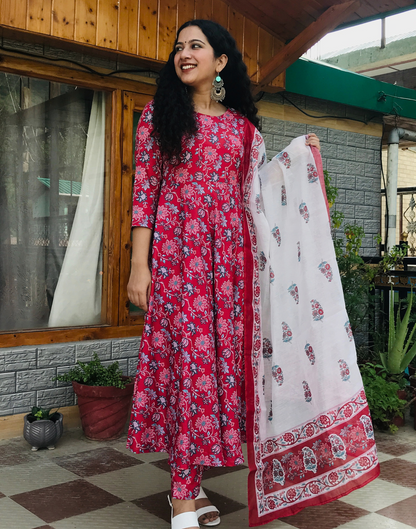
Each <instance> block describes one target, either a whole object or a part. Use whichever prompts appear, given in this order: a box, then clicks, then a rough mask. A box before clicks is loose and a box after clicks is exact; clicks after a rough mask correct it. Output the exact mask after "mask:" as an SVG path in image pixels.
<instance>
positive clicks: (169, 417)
mask: <svg viewBox="0 0 416 529" xmlns="http://www.w3.org/2000/svg"><path fill="white" fill-rule="evenodd" d="M224 89H225V93H224ZM256 114H257V110H256V108H255V105H254V102H253V99H252V96H251V93H250V80H249V78H248V75H247V69H246V67H245V65H244V63H243V61H242V56H241V53H240V52H239V51H238V50H237V47H236V44H235V41H234V39H233V38H232V37H231V35H230V34H229V33H228V32H227V31H226V30H225V29H224V28H222V27H221V26H219V25H218V24H216V23H214V22H211V21H207V20H193V21H190V22H187V23H185V24H184V25H183V26H182V27H181V28H180V29H179V31H178V35H177V39H176V42H175V45H174V49H173V51H172V53H171V54H170V57H169V60H168V62H167V64H166V66H165V67H164V69H163V70H162V71H161V74H160V80H159V84H158V89H157V92H156V94H155V98H154V101H153V102H151V103H150V104H148V105H147V106H146V107H145V109H144V110H143V113H142V117H141V120H140V123H139V127H138V131H137V138H136V141H137V143H136V177H135V188H134V200H133V227H134V230H133V255H132V268H131V276H130V280H129V284H128V295H129V298H130V300H131V301H132V302H133V303H134V304H135V305H137V306H139V307H141V308H142V309H144V310H145V311H147V314H146V319H145V325H144V331H143V337H142V342H141V348H140V358H139V368H138V373H137V378H136V386H135V396H134V403H133V410H132V420H131V424H130V429H129V435H128V447H129V448H130V449H131V450H132V451H134V452H147V451H149V452H155V451H163V452H167V453H168V454H169V463H170V465H171V478H172V483H171V489H172V498H173V499H172V502H173V512H172V527H174V528H175V529H195V528H197V527H199V523H201V524H202V525H208V526H213V525H217V524H218V523H219V521H220V519H219V513H218V511H217V510H216V509H215V507H213V506H211V504H210V502H209V500H208V499H207V498H206V496H205V495H204V493H203V491H202V488H200V484H201V478H202V472H203V470H204V468H207V467H211V466H214V467H216V466H234V465H239V464H242V463H243V454H242V450H241V443H242V441H244V440H245V391H244V373H245V367H244V339H243V338H244V325H245V323H246V321H247V314H248V313H247V307H248V305H249V304H250V299H249V298H248V297H247V296H248V294H247V291H248V290H249V288H247V287H249V286H250V284H251V287H252V278H251V275H250V274H251V271H247V270H246V266H247V268H248V267H249V261H246V258H245V255H246V247H247V244H248V242H247V241H248V232H247V221H246V205H245V204H244V199H243V194H244V193H243V188H244V185H245V179H246V175H247V174H248V172H249V167H250V166H251V165H252V162H253V155H252V143H253V138H255V137H256V138H261V137H260V136H259V135H258V132H256V128H258V125H259V119H258V117H257V115H256ZM259 141H261V139H260V140H259ZM306 144H307V145H311V146H315V147H319V140H318V139H317V137H316V136H315V135H313V134H311V135H310V136H309V138H308V139H307V140H306ZM245 246H246V247H245ZM150 260H151V270H150V269H149V261H150ZM247 358H248V357H247V356H246V359H247ZM249 361H250V359H249ZM196 511H197V512H198V514H196Z"/></svg>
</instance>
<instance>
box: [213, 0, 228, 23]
mask: <svg viewBox="0 0 416 529" xmlns="http://www.w3.org/2000/svg"><path fill="white" fill-rule="evenodd" d="M212 20H214V21H215V22H218V24H221V26H223V27H224V28H227V27H228V5H227V4H226V3H225V2H223V1H222V0H212Z"/></svg>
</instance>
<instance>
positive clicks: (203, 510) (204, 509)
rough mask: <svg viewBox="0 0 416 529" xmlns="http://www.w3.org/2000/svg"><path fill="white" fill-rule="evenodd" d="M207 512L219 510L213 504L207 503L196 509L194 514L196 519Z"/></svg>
mask: <svg viewBox="0 0 416 529" xmlns="http://www.w3.org/2000/svg"><path fill="white" fill-rule="evenodd" d="M209 512H213V513H217V514H220V511H219V510H218V509H217V508H216V507H214V505H207V507H201V508H200V509H197V511H196V515H197V516H198V520H199V518H201V516H203V515H204V514H208V513H209Z"/></svg>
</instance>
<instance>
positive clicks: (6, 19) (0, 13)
mask: <svg viewBox="0 0 416 529" xmlns="http://www.w3.org/2000/svg"><path fill="white" fill-rule="evenodd" d="M26 14H27V4H26V1H24V2H23V5H22V2H18V1H17V0H2V4H1V9H0V24H5V25H6V26H13V27H14V28H22V29H25V28H26Z"/></svg>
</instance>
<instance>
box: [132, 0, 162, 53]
mask: <svg viewBox="0 0 416 529" xmlns="http://www.w3.org/2000/svg"><path fill="white" fill-rule="evenodd" d="M157 4H158V0H141V2H140V12H139V47H138V50H137V53H138V55H142V56H143V57H150V58H151V59H156V58H157V34H158V32H157V19H158V16H157V13H158V5H157Z"/></svg>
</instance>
